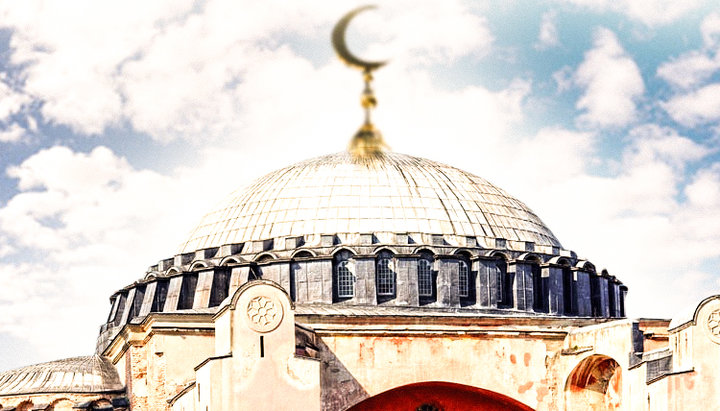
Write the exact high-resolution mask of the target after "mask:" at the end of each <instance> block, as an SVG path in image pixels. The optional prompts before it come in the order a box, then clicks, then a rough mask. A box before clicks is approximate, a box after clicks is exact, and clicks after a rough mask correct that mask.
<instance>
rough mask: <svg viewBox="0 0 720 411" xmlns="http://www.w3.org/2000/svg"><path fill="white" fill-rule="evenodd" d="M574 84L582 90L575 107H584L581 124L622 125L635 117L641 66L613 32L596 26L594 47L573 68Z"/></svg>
mask: <svg viewBox="0 0 720 411" xmlns="http://www.w3.org/2000/svg"><path fill="white" fill-rule="evenodd" d="M574 79H575V84H576V85H578V86H580V87H582V88H584V92H583V94H582V96H581V97H580V99H579V100H578V101H577V103H576V105H575V107H576V108H577V109H579V110H583V114H582V115H580V116H579V117H578V121H579V123H580V124H584V125H587V126H590V127H608V126H624V125H627V124H629V123H631V122H633V121H636V118H637V110H636V101H637V100H638V99H639V98H640V97H641V96H642V95H643V93H644V91H645V86H644V84H643V79H642V76H641V75H640V70H639V69H638V66H637V64H635V62H634V61H633V59H632V58H631V57H630V56H628V55H627V53H626V52H625V50H623V48H622V46H621V45H620V43H619V42H618V39H617V37H616V36H615V34H614V33H613V32H612V31H610V30H608V29H606V28H598V29H597V30H595V35H594V42H593V48H592V49H591V50H589V51H587V52H586V53H585V58H584V60H583V62H582V63H581V64H580V66H579V67H578V69H577V71H576V72H575V77H574Z"/></svg>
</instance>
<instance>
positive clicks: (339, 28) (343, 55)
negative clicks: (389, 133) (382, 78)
mask: <svg viewBox="0 0 720 411" xmlns="http://www.w3.org/2000/svg"><path fill="white" fill-rule="evenodd" d="M374 8H376V6H363V7H359V8H357V9H355V10H352V11H351V12H349V13H347V14H346V15H345V16H343V18H341V19H340V21H338V22H337V24H336V25H335V28H333V31H332V43H333V47H334V48H335V52H336V53H337V55H338V57H340V60H342V61H343V62H345V64H347V65H348V66H350V67H353V68H357V69H360V70H362V73H363V80H365V89H364V90H363V93H362V96H361V98H360V104H361V105H362V107H363V108H364V109H365V122H364V123H363V125H362V126H361V127H360V129H359V130H358V131H357V132H356V133H355V136H354V137H353V138H352V140H351V141H350V146H349V147H348V150H349V151H350V152H351V153H352V154H354V155H358V156H366V155H372V154H377V153H379V152H381V151H382V150H383V149H384V148H387V145H386V144H385V141H384V140H383V138H382V134H381V133H380V131H379V130H378V129H376V128H375V126H374V125H373V123H372V119H371V113H372V110H373V109H374V108H375V106H377V99H376V98H375V93H374V92H373V89H372V80H373V76H372V72H373V70H377V69H379V68H380V67H382V66H384V65H385V63H386V62H385V61H364V60H362V59H360V58H359V57H356V56H355V55H353V54H352V53H351V52H350V50H348V48H347V44H346V43H345V31H346V30H347V26H348V24H349V23H350V20H352V19H353V17H355V16H356V15H357V14H358V13H360V12H362V11H365V10H370V9H374Z"/></svg>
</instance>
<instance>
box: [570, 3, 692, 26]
mask: <svg viewBox="0 0 720 411" xmlns="http://www.w3.org/2000/svg"><path fill="white" fill-rule="evenodd" d="M558 1H559V2H562V3H570V4H574V5H577V6H581V7H585V8H587V9H590V10H593V11H603V12H606V11H610V12H615V13H621V14H624V15H626V16H627V17H629V18H631V19H633V20H636V21H639V22H641V23H643V24H646V25H648V26H657V25H664V24H669V23H672V22H674V21H676V20H678V19H680V18H682V17H684V16H686V15H688V14H689V13H690V12H692V11H694V10H696V9H698V8H699V7H700V6H702V4H703V0H685V1H676V0H558Z"/></svg>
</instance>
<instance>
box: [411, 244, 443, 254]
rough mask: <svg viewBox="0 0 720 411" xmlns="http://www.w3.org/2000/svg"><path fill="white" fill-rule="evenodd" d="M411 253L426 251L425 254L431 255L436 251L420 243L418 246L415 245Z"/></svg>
mask: <svg viewBox="0 0 720 411" xmlns="http://www.w3.org/2000/svg"><path fill="white" fill-rule="evenodd" d="M412 253H413V254H423V253H427V254H432V255H433V257H434V256H436V255H437V252H436V251H435V249H434V248H432V247H428V246H426V245H421V246H420V247H416V248H415V249H414V250H413V252H412Z"/></svg>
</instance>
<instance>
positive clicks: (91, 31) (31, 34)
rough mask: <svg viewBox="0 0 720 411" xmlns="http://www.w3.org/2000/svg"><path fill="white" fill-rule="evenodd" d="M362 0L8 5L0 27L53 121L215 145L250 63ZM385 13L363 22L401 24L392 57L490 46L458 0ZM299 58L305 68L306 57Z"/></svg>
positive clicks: (436, 57) (27, 86) (230, 130)
mask: <svg viewBox="0 0 720 411" xmlns="http://www.w3.org/2000/svg"><path fill="white" fill-rule="evenodd" d="M268 3H270V4H268ZM354 4H355V2H354V1H342V2H333V3H332V5H329V4H327V3H326V2H321V1H319V0H316V1H307V2H293V3H290V4H288V3H284V2H264V3H262V4H258V3H255V2H252V1H237V2H227V1H221V0H215V1H211V2H206V3H202V4H201V5H196V4H195V2H192V1H163V2H156V3H153V5H152V6H147V5H146V4H144V3H143V2H140V1H131V2H129V3H128V2H124V3H118V4H115V5H104V4H99V3H97V2H92V1H86V2H84V3H83V4H82V5H78V4H76V5H75V6H74V7H65V6H60V5H58V4H54V3H44V2H40V1H27V2H23V3H22V5H21V6H17V5H16V6H13V7H2V6H0V27H5V28H9V29H11V30H12V36H11V45H12V53H11V61H12V63H13V64H14V65H15V66H16V68H17V69H18V70H19V73H18V75H17V77H18V78H22V79H24V81H23V92H24V93H25V94H27V95H28V96H31V98H32V99H33V101H35V102H37V103H38V104H39V105H40V107H41V112H42V116H43V120H44V121H45V122H49V123H54V124H60V125H66V126H69V127H71V128H72V130H73V131H75V132H76V133H81V134H86V135H96V134H100V133H102V132H103V131H104V130H106V129H107V128H108V127H116V126H122V125H124V124H126V123H127V124H130V125H132V127H133V128H134V129H135V130H136V131H140V132H144V133H147V134H149V135H150V136H151V137H152V138H154V139H156V140H159V141H170V140H174V139H188V140H197V139H198V138H200V137H199V136H202V139H204V141H207V140H211V139H214V138H222V137H224V136H227V135H228V134H237V133H238V132H241V131H242V120H240V119H238V117H237V115H236V113H237V112H238V111H239V110H243V109H244V108H246V107H247V106H249V105H252V103H251V102H248V100H249V98H248V96H247V95H245V94H243V87H242V86H243V84H244V83H245V81H246V80H247V79H248V78H251V77H254V76H257V75H258V74H257V73H253V70H255V69H257V68H259V67H265V68H267V67H268V65H267V64H265V65H263V64H262V63H263V61H265V60H269V63H277V64H282V63H284V62H283V61H279V60H278V59H277V58H276V57H277V56H276V54H278V53H279V54H283V53H284V54H285V56H286V57H287V58H286V59H285V62H287V61H288V60H290V59H292V57H291V56H292V55H293V54H296V53H295V52H293V51H292V50H290V49H288V48H287V46H286V45H283V43H284V42H279V41H278V38H279V37H281V36H293V35H294V34H298V35H302V36H306V37H309V39H308V40H310V39H312V38H314V37H315V36H320V35H322V37H323V39H324V38H325V36H326V33H327V32H328V30H329V27H330V25H331V24H333V23H334V22H335V20H336V19H337V17H338V16H340V15H341V14H342V13H343V12H345V11H346V10H348V9H349V8H351V7H353V6H354ZM79 8H82V10H83V13H77V12H76V10H78V9H79ZM278 8H282V10H283V12H282V13H278V12H277V9H278ZM138 9H142V10H143V12H142V13H137V10H138ZM381 10H382V11H383V13H384V14H382V13H368V16H370V17H371V18H373V16H376V15H380V16H381V17H382V16H384V18H388V19H390V20H391V21H392V23H393V24H388V25H380V26H379V27H378V26H374V25H371V26H367V25H366V26H363V23H362V20H361V18H359V21H358V23H359V25H358V27H359V28H363V27H369V29H368V30H367V32H368V34H369V35H370V37H372V36H375V35H380V36H381V37H382V36H385V37H387V35H388V33H386V32H384V31H383V30H387V29H388V28H389V27H394V28H398V29H400V30H402V31H401V32H400V33H397V36H396V37H397V41H396V42H395V43H396V44H398V45H399V48H400V49H402V50H405V54H404V55H401V56H398V58H397V59H396V61H403V60H408V59H410V60H414V61H416V62H425V63H437V62H447V61H452V60H453V59H457V58H459V57H462V56H465V55H468V54H474V55H483V54H485V53H486V52H487V51H488V50H489V47H490V45H491V43H492V34H491V33H490V30H489V29H488V24H487V21H486V19H485V18H484V17H481V16H478V15H475V14H474V13H471V12H470V9H469V6H468V5H467V4H464V3H462V2H460V1H455V2H446V3H444V4H443V6H442V7H437V5H435V6H433V5H432V4H430V3H421V4H416V3H415V2H410V1H406V0H405V1H398V2H395V3H391V4H388V5H383V8H382V9H381ZM228 16H232V18H229V17H228ZM364 17H365V16H364V15H363V16H362V18H364ZM376 17H377V16H376ZM418 27H422V28H423V30H418ZM373 28H374V29H373ZM98 33H101V34H98ZM276 52H277V53H276ZM300 60H302V61H300ZM169 62H172V63H169ZM293 63H298V64H299V65H303V64H304V65H308V64H309V63H308V62H307V61H306V59H302V58H296V59H295V61H293V62H292V63H291V64H293ZM300 69H301V70H302V69H303V68H302V67H300ZM285 72H286V73H287V72H290V71H289V70H286V71H285ZM298 76H299V74H298ZM273 80H274V81H280V80H281V79H277V78H276V79H273ZM1 92H2V90H0V93H1ZM1 110H2V106H1V105H0V114H2V112H1Z"/></svg>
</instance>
